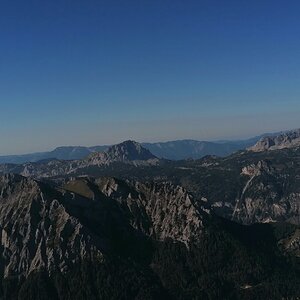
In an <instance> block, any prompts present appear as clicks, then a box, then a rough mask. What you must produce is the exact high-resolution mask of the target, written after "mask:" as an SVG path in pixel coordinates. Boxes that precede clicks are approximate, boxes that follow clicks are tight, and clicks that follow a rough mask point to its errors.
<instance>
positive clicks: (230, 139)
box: [0, 127, 300, 156]
mask: <svg viewBox="0 0 300 300" xmlns="http://www.w3.org/2000/svg"><path fill="white" fill-rule="evenodd" d="M299 128H300V127H299ZM295 129H298V127H297V128H296V127H295V128H285V129H280V130H273V131H266V132H259V133H257V134H252V135H248V136H241V137H223V138H222V137H220V138H214V139H201V138H184V137H183V138H179V139H165V140H142V139H135V138H132V137H131V138H123V139H120V140H115V141H114V142H111V143H95V144H59V145H52V146H49V148H43V149H40V150H32V151H28V152H20V153H4V154H2V153H0V156H10V155H12V156H14V155H26V154H33V153H39V152H41V153H42V152H48V151H52V150H54V149H56V148H60V147H95V146H110V145H114V144H118V143H121V142H123V141H126V140H134V141H137V142H139V143H165V142H172V141H181V140H195V141H206V142H220V141H239V140H247V139H251V138H254V137H257V136H260V135H264V134H269V133H270V134H272V133H276V132H281V131H290V130H295Z"/></svg>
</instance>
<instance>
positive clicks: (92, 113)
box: [0, 0, 300, 155]
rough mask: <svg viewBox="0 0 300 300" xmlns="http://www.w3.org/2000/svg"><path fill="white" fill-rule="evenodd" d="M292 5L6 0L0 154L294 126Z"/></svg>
mask: <svg viewBox="0 0 300 300" xmlns="http://www.w3.org/2000/svg"><path fill="white" fill-rule="evenodd" d="M299 10H300V3H298V2H289V4H287V3H286V2H283V1H272V3H271V4H269V3H267V2H262V1H251V2H250V1H237V0H236V1H233V0H231V1H226V2H225V1H195V0H192V1H188V2H186V1H184V2H183V1H179V0H175V1H174V0H173V1H170V0H167V1H163V3H161V2H159V3H156V2H153V1H152V2H144V1H143V2H140V1H137V0H135V1H130V2H126V3H124V2H122V1H101V2H99V1H93V0H88V1H84V2H82V1H72V2H70V1H67V0H63V1H58V0H54V1H47V2H38V1H34V0H29V1H25V2H24V1H19V0H17V1H14V2H7V1H3V2H1V4H0V22H1V25H2V26H1V28H2V29H1V32H0V35H1V48H0V59H1V68H0V82H1V92H0V99H1V100H0V104H1V110H0V120H1V121H0V122H1V123H0V125H1V126H0V139H1V143H0V155H9V154H23V153H31V152H41V151H47V150H49V149H53V148H55V147H57V146H61V145H80V146H90V145H99V144H114V143H118V142H120V141H122V140H126V139H134V140H137V141H141V142H156V141H167V140H178V139H195V140H223V139H242V138H247V137H252V136H255V135H259V134H261V133H265V132H276V131H281V130H286V129H289V128H291V129H292V128H298V127H300V126H299V114H300V101H299V96H300V90H299V87H300V84H299V78H300V68H299V63H300V55H299V53H300V42H299V39H297V36H299V28H300V19H299V13H298V12H299Z"/></svg>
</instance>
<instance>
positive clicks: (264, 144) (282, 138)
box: [248, 129, 300, 152]
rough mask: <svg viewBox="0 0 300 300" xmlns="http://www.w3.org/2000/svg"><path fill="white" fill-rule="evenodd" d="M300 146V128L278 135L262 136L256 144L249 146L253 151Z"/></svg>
mask: <svg viewBox="0 0 300 300" xmlns="http://www.w3.org/2000/svg"><path fill="white" fill-rule="evenodd" d="M299 146H300V129H297V130H292V131H288V132H285V133H282V134H280V135H277V136H266V137H262V138H261V139H260V140H259V141H258V142H257V143H256V144H255V145H254V146H252V147H250V148H248V150H250V151H253V152H261V151H270V150H278V149H284V148H293V147H299Z"/></svg>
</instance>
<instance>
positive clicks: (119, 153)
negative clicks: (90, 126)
mask: <svg viewBox="0 0 300 300" xmlns="http://www.w3.org/2000/svg"><path fill="white" fill-rule="evenodd" d="M106 153H107V154H108V156H109V157H110V158H111V159H117V160H121V161H134V160H149V159H155V158H156V156H155V155H153V154H152V153H151V152H150V151H149V150H148V149H146V148H144V147H143V146H142V145H141V144H139V143H137V142H135V141H132V140H127V141H124V142H122V143H120V144H117V145H114V146H112V147H110V148H109V149H108V150H107V152H106Z"/></svg>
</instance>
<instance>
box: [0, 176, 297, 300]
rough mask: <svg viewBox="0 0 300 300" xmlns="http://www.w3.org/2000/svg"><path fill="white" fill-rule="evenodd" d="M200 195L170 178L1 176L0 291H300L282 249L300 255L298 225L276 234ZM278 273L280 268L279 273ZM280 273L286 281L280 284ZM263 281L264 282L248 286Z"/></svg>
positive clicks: (176, 294)
mask: <svg viewBox="0 0 300 300" xmlns="http://www.w3.org/2000/svg"><path fill="white" fill-rule="evenodd" d="M196 200H197V199H194V198H193V197H192V196H191V195H190V194H189V193H188V192H187V191H186V190H185V189H184V188H182V187H180V186H176V185H173V184H171V183H167V182H165V183H141V182H137V181H128V180H127V181H124V180H119V179H116V178H112V177H101V178H96V179H93V178H88V177H80V178H72V179H70V180H68V181H67V182H66V184H65V185H64V186H63V187H53V186H50V185H48V184H46V183H42V182H39V181H36V180H33V179H31V178H25V177H22V176H19V175H12V174H7V175H5V176H2V177H0V233H1V234H0V237H1V246H0V248H1V256H0V274H1V280H2V288H1V289H0V297H2V298H3V299H38V300H39V299H78V300H79V299H140V300H141V299H190V298H191V296H193V295H194V296H197V297H200V298H204V299H205V298H210V299H219V298H220V295H223V296H224V297H225V298H228V299H235V298H238V299H248V298H249V295H250V297H251V294H252V293H254V294H256V293H258V295H263V297H265V296H267V295H268V296H271V297H272V298H273V299H277V297H281V298H282V297H290V296H295V295H297V294H298V292H299V282H298V281H297V276H296V275H295V272H296V271H295V270H294V269H293V267H292V265H290V263H289V262H288V261H285V260H286V259H285V258H284V256H282V255H281V254H280V252H279V251H283V252H284V253H285V255H287V256H289V257H296V256H297V255H298V253H299V229H298V228H297V227H291V228H289V230H286V232H287V233H282V230H279V232H281V233H280V235H279V236H278V237H275V235H274V233H273V232H275V231H276V232H277V229H276V228H271V227H270V226H269V225H261V227H260V228H259V229H257V228H256V227H255V228H253V229H252V227H245V226H241V225H237V224H235V223H232V222H230V221H225V220H223V219H219V218H218V217H216V216H214V215H213V214H210V212H209V211H207V212H205V211H204V210H203V209H202V208H201V206H200V205H199V202H198V201H196ZM257 232H258V233H259V234H258V236H257V238H256V237H255V235H254V233H255V234H257ZM248 244H249V245H251V247H250V249H248ZM252 247H253V249H255V250H253V249H252ZM280 249H281V250H280ZM278 255H279V256H278ZM261 261H263V262H264V264H262V263H261ZM277 261H280V263H277ZM282 265H285V266H286V268H287V269H288V270H289V273H287V272H286V271H285V269H284V267H282ZM220 270H222V271H220ZM249 270H251V272H250V274H251V275H249ZM270 270H271V271H272V272H271V271H270ZM274 270H276V272H274ZM273 273H275V274H277V273H278V274H282V275H280V276H279V279H278V278H277V277H276V276H274V275H273ZM287 274H290V277H291V278H292V279H291V278H288V277H289V276H288V275H287ZM266 278H267V279H266ZM277 280H279V281H280V284H281V286H283V287H284V289H280V290H279V291H277V289H276V288H275V289H274V287H276V284H277ZM220 282H222V284H218V283H220ZM268 282H270V285H271V287H272V289H270V288H269V283H268ZM256 285H257V286H259V289H258V290H256V289H254V290H251V289H250V290H249V291H244V290H243V289H241V287H243V286H251V287H252V286H256Z"/></svg>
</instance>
